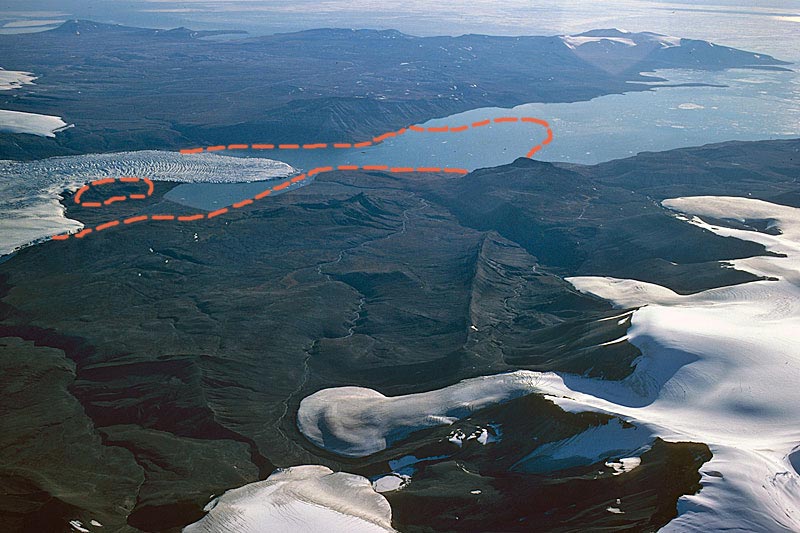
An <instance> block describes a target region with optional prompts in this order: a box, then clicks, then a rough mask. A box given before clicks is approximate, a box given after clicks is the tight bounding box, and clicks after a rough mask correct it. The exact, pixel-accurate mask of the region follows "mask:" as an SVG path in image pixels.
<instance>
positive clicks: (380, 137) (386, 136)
mask: <svg viewBox="0 0 800 533" xmlns="http://www.w3.org/2000/svg"><path fill="white" fill-rule="evenodd" d="M396 136H397V134H396V133H395V132H393V131H390V132H388V133H384V134H383V135H378V136H377V137H375V138H373V139H372V142H375V143H379V142H383V141H384V140H385V139H389V138H390V137H396Z"/></svg>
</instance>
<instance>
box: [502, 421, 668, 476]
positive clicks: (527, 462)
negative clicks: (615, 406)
mask: <svg viewBox="0 0 800 533" xmlns="http://www.w3.org/2000/svg"><path fill="white" fill-rule="evenodd" d="M652 441H653V435H652V433H651V432H650V431H648V430H647V429H646V428H642V427H638V426H631V425H627V426H626V425H624V424H623V423H622V421H621V420H619V419H616V418H615V419H612V420H610V421H609V422H608V423H606V424H602V425H599V426H595V427H592V428H589V429H587V430H586V431H583V432H581V433H578V434H577V435H574V436H572V437H569V438H567V439H563V440H559V441H554V442H547V443H545V444H542V445H541V446H539V447H538V448H536V449H535V450H533V451H532V452H531V453H529V454H528V455H526V456H525V457H523V458H522V459H520V460H519V461H517V462H516V463H515V464H514V465H513V466H512V467H511V469H512V470H515V471H520V472H528V473H541V472H551V471H556V470H563V469H565V468H572V467H574V466H583V465H590V464H593V463H597V462H599V461H603V460H607V459H616V458H619V457H625V458H627V457H630V456H632V455H640V454H642V453H644V452H645V451H647V450H648V449H649V448H650V443H651V442H652ZM635 459H636V460H639V458H638V457H635ZM629 464H630V462H629ZM607 466H608V467H609V468H613V467H612V466H611V465H607Z"/></svg>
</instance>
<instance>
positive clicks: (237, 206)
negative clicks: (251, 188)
mask: <svg viewBox="0 0 800 533" xmlns="http://www.w3.org/2000/svg"><path fill="white" fill-rule="evenodd" d="M252 203H253V200H252V199H251V198H248V199H247V200H242V201H241V202H236V203H235V204H233V208H234V209H239V208H240V207H244V206H246V205H250V204H252Z"/></svg>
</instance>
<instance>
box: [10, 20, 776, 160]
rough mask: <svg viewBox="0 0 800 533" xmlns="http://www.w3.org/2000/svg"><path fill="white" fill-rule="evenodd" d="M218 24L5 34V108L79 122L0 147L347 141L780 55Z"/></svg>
mask: <svg viewBox="0 0 800 533" xmlns="http://www.w3.org/2000/svg"><path fill="white" fill-rule="evenodd" d="M215 33H219V32H195V31H192V30H188V29H186V28H177V29H174V30H153V29H142V28H130V27H125V26H118V25H109V24H100V23H96V22H89V21H69V22H66V23H64V24H63V25H62V26H60V27H58V28H55V29H53V30H50V31H45V32H40V33H32V34H22V35H3V36H0V48H2V49H3V51H4V54H3V58H2V62H3V64H2V65H0V66H2V67H3V68H6V69H10V70H20V71H26V72H33V73H34V75H36V76H38V79H37V80H36V82H35V85H27V86H24V87H23V88H20V89H18V90H16V91H11V92H3V93H0V109H9V110H15V111H25V112H31V113H40V114H45V115H55V116H59V117H62V118H63V120H64V121H65V122H66V123H68V124H75V127H74V128H71V129H70V130H68V131H65V132H62V133H59V134H58V135H56V137H55V138H54V139H43V138H39V137H36V136H32V135H13V134H3V135H0V157H4V158H12V159H29V158H38V157H45V156H51V155H64V154H78V153H89V152H106V151H122V150H138V149H175V148H178V147H185V146H189V145H196V144H219V143H221V144H226V143H230V142H325V141H348V140H350V141H354V140H361V139H363V138H369V137H371V136H372V135H374V134H376V133H378V132H383V131H388V130H391V129H397V128H400V127H403V126H407V125H409V124H413V123H418V122H421V121H425V120H429V119H431V118H434V117H441V116H447V115H450V114H453V113H456V112H460V111H465V110H468V109H474V108H477V107H485V106H499V107H511V106H514V105H518V104H522V103H526V102H570V101H578V100H588V99H591V98H594V97H597V96H601V95H604V94H611V93H621V92H624V91H642V90H648V89H649V88H650V85H648V84H645V83H641V82H652V81H654V78H653V77H644V76H642V75H641V74H640V72H644V71H652V70H655V69H661V68H692V69H705V70H718V69H724V68H731V67H748V68H784V67H783V66H782V65H785V63H784V62H782V61H779V60H777V59H775V58H772V57H770V56H767V55H763V54H756V53H752V52H745V51H741V50H736V49H733V48H728V47H724V46H716V45H713V44H711V43H708V42H705V41H696V40H688V39H680V38H676V37H666V36H661V35H656V34H652V33H626V32H622V31H620V30H594V31H591V32H586V33H583V34H580V35H576V36H551V37H494V36H488V35H462V36H459V37H414V36H410V35H405V34H403V33H400V32H397V31H393V30H384V31H377V30H344V29H319V30H309V31H303V32H298V33H288V34H277V35H271V36H265V37H254V38H244V39H235V40H225V41H216V40H209V39H207V38H206V37H209V36H211V35H213V34H215ZM225 33H229V32H225ZM234 139H235V141H234Z"/></svg>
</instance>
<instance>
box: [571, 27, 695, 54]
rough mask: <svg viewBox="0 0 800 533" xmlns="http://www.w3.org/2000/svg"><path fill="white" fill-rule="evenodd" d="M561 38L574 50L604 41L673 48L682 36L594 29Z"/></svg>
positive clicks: (625, 44)
mask: <svg viewBox="0 0 800 533" xmlns="http://www.w3.org/2000/svg"><path fill="white" fill-rule="evenodd" d="M604 33H605V34H606V35H604ZM623 35H624V37H623ZM560 39H561V40H562V41H563V42H564V44H566V45H567V47H569V48H570V49H572V50H577V49H578V48H580V47H581V46H584V45H586V44H592V43H603V42H606V43H616V44H621V45H624V46H626V47H630V48H632V47H635V46H641V45H644V46H646V47H648V48H673V47H676V46H680V45H681V38H680V37H672V36H670V35H661V34H658V33H652V32H641V33H631V32H627V31H623V30H618V29H610V30H593V31H591V32H587V33H584V34H580V35H562V36H560Z"/></svg>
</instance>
